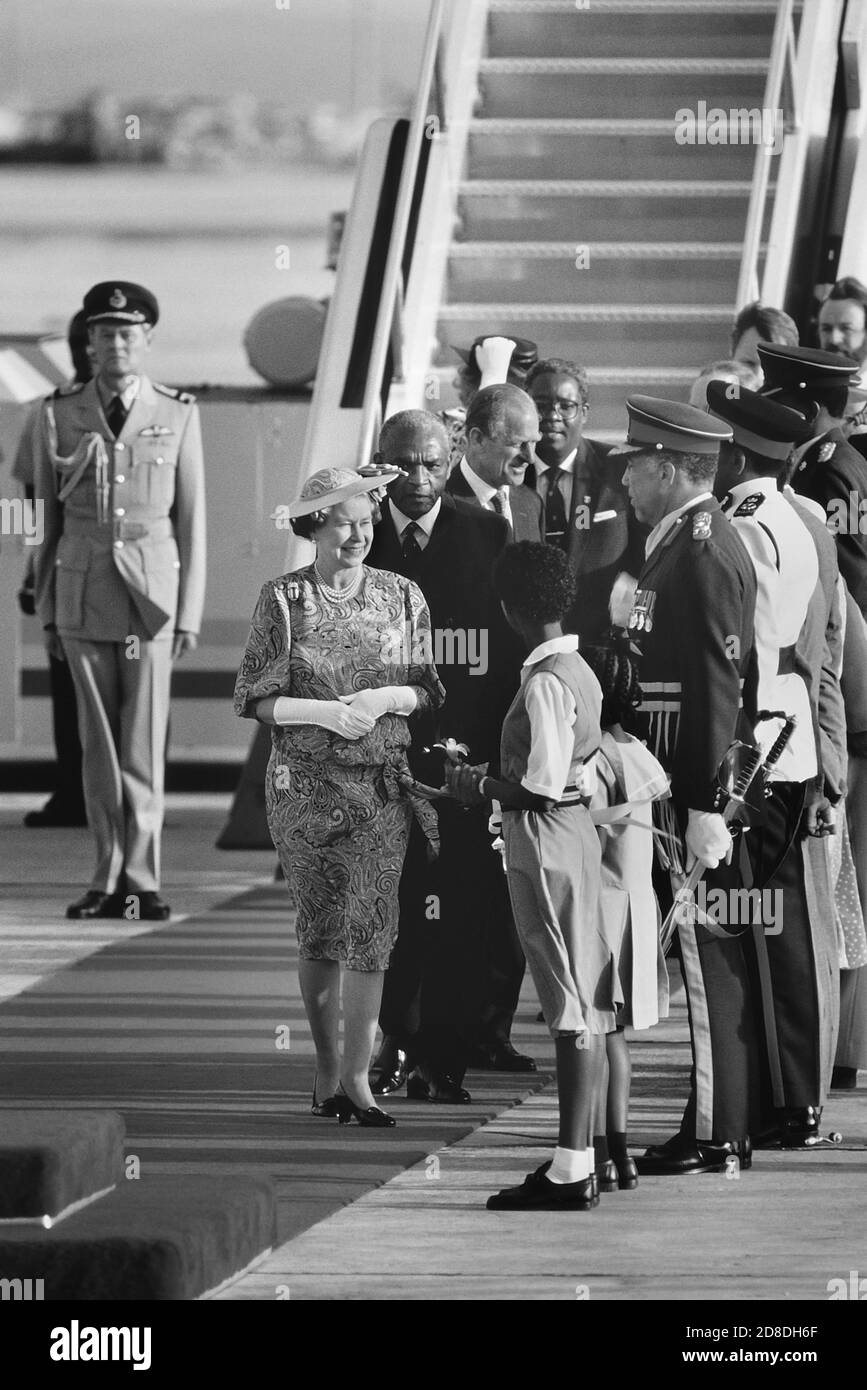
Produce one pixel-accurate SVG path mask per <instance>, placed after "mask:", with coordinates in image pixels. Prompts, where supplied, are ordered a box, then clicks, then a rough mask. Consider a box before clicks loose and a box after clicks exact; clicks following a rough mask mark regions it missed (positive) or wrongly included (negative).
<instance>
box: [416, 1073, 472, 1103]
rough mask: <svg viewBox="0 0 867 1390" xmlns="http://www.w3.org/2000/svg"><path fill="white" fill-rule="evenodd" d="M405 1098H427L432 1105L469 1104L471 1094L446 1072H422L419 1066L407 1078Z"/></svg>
mask: <svg viewBox="0 0 867 1390" xmlns="http://www.w3.org/2000/svg"><path fill="white" fill-rule="evenodd" d="M406 1095H407V1100H427V1101H430V1102H431V1104H433V1105H469V1104H470V1102H471V1101H472V1096H471V1095H470V1093H469V1091H466V1090H464V1088H463V1086H462V1085H461V1084H460V1082H459V1081H455V1079H454V1077H453V1076H449V1075H448V1074H447V1073H446V1072H424V1071H422V1070H421V1069H420V1068H416V1070H415V1071H414V1072H413V1073H412V1074H411V1075H410V1076H409V1077H408V1078H407V1083H406Z"/></svg>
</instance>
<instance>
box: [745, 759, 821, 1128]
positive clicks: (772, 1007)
mask: <svg viewBox="0 0 867 1390" xmlns="http://www.w3.org/2000/svg"><path fill="white" fill-rule="evenodd" d="M804 797H805V785H804V783H802V782H776V783H774V784H773V790H772V794H771V796H770V797H769V798H768V799H767V801H766V803H765V814H764V817H763V819H762V821H761V823H759V824H758V825H755V826H753V827H751V829H750V830H749V832H748V834H747V837H746V838H747V847H748V850H749V855H750V861H751V863H752V866H753V874H754V886H755V887H756V888H758V889H761V890H763V896H765V895H766V894H767V893H774V895H775V899H773V900H772V899H768V905H769V909H770V911H769V912H768V913H766V916H767V917H768V920H767V921H765V922H763V923H757V924H756V926H755V927H754V929H753V931H752V933H751V944H752V947H753V949H754V950H755V956H756V971H757V981H758V990H759V1001H758V1002H759V1007H760V1009H761V1019H762V1028H763V1039H764V1049H763V1052H764V1062H765V1067H764V1068H763V1070H764V1073H765V1074H764V1077H763V1091H764V1095H763V1106H762V1108H763V1113H764V1116H765V1119H768V1118H769V1117H770V1116H769V1111H770V1108H771V1107H773V1108H775V1109H780V1108H791V1109H803V1108H804V1107H806V1106H820V1105H821V1104H822V1102H823V1099H824V1095H825V1091H826V1089H827V1087H828V1085H829V1082H830V1075H831V1066H832V1064H833V1060H834V1051H835V1048H836V1043H837V1030H838V1026H839V1009H840V997H839V975H840V970H839V960H838V951H837V940H836V930H835V926H834V915H833V911H832V902H833V886H832V883H831V878H830V873H829V867H828V857H827V855H826V854H825V853H824V848H825V847H824V846H823V845H822V844H821V843H820V842H819V841H818V840H816V841H813V840H811V839H810V838H809V837H808V838H804V837H802V836H801V835H800V833H799V825H800V821H801V816H802V813H803V809H804ZM774 901H775V906H772V904H773V903H774ZM772 918H773V919H774V920H771V919H772Z"/></svg>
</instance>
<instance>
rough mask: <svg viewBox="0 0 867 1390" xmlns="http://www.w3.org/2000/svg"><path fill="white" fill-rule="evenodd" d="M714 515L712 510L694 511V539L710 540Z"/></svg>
mask: <svg viewBox="0 0 867 1390" xmlns="http://www.w3.org/2000/svg"><path fill="white" fill-rule="evenodd" d="M712 524H713V517H712V516H711V513H710V512H694V513H693V518H692V538H693V540H694V541H709V540H710V538H711V534H712Z"/></svg>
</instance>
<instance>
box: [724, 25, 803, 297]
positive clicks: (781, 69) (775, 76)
mask: <svg viewBox="0 0 867 1390" xmlns="http://www.w3.org/2000/svg"><path fill="white" fill-rule="evenodd" d="M796 50H797V45H796V41H795V0H780V3H779V6H778V9H777V17H776V21H775V23H774V35H773V39H772V42H771V56H770V61H769V64H768V76H767V80H766V82H765V93H764V98H763V105H762V112H763V113H764V112H766V111H772V112H773V113H774V124H775V130H776V119H777V117H776V113H777V112H778V111H779V110H782V111H783V132H784V134H785V135H790V134H793V133H794V132H795V131H797V130H798V129H799V128H800V124H801V110H800V106H799V92H798V81H797V68H796V56H797V52H796ZM787 79H788V88H789V92H788V104H787V108H786V107H781V101H782V100H783V86H784V83H785V82H786V80H787ZM763 129H764V118H763ZM775 143H776V141H775ZM776 155H777V158H779V155H780V151H779V150H777V151H776ZM773 157H774V149H773V148H772V147H771V146H770V145H768V144H767V143H766V141H764V140H760V141H759V143H758V145H757V146H756V158H755V163H754V165H753V180H752V188H751V189H750V202H749V208H748V210H747V225H746V230H745V232H744V247H743V253H742V256H741V270H740V276H739V277H738V297H737V308H738V309H742V308H743V306H744V305H745V304H747V303H749V302H750V300H753V299H758V298H759V255H760V253H761V244H762V229H763V226H764V221H765V208H766V206H767V201H768V184H769V182H770V176H771V159H772V158H773Z"/></svg>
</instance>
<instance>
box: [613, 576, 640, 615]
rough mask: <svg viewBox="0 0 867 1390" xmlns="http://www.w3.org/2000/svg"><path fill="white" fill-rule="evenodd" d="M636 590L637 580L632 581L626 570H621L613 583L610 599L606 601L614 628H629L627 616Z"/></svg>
mask: <svg viewBox="0 0 867 1390" xmlns="http://www.w3.org/2000/svg"><path fill="white" fill-rule="evenodd" d="M637 588H638V580H637V579H633V577H632V575H631V574H628V573H627V572H626V570H621V571H620V573H619V574H618V576H617V578H616V579H615V581H614V585H613V587H612V590H611V598H610V599H609V600H608V612H609V615H610V617H611V621H612V623H613V624H614V626H615V627H628V626H629V615H630V613H631V612H632V605H633V603H634V602H635V591H636V589H637Z"/></svg>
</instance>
